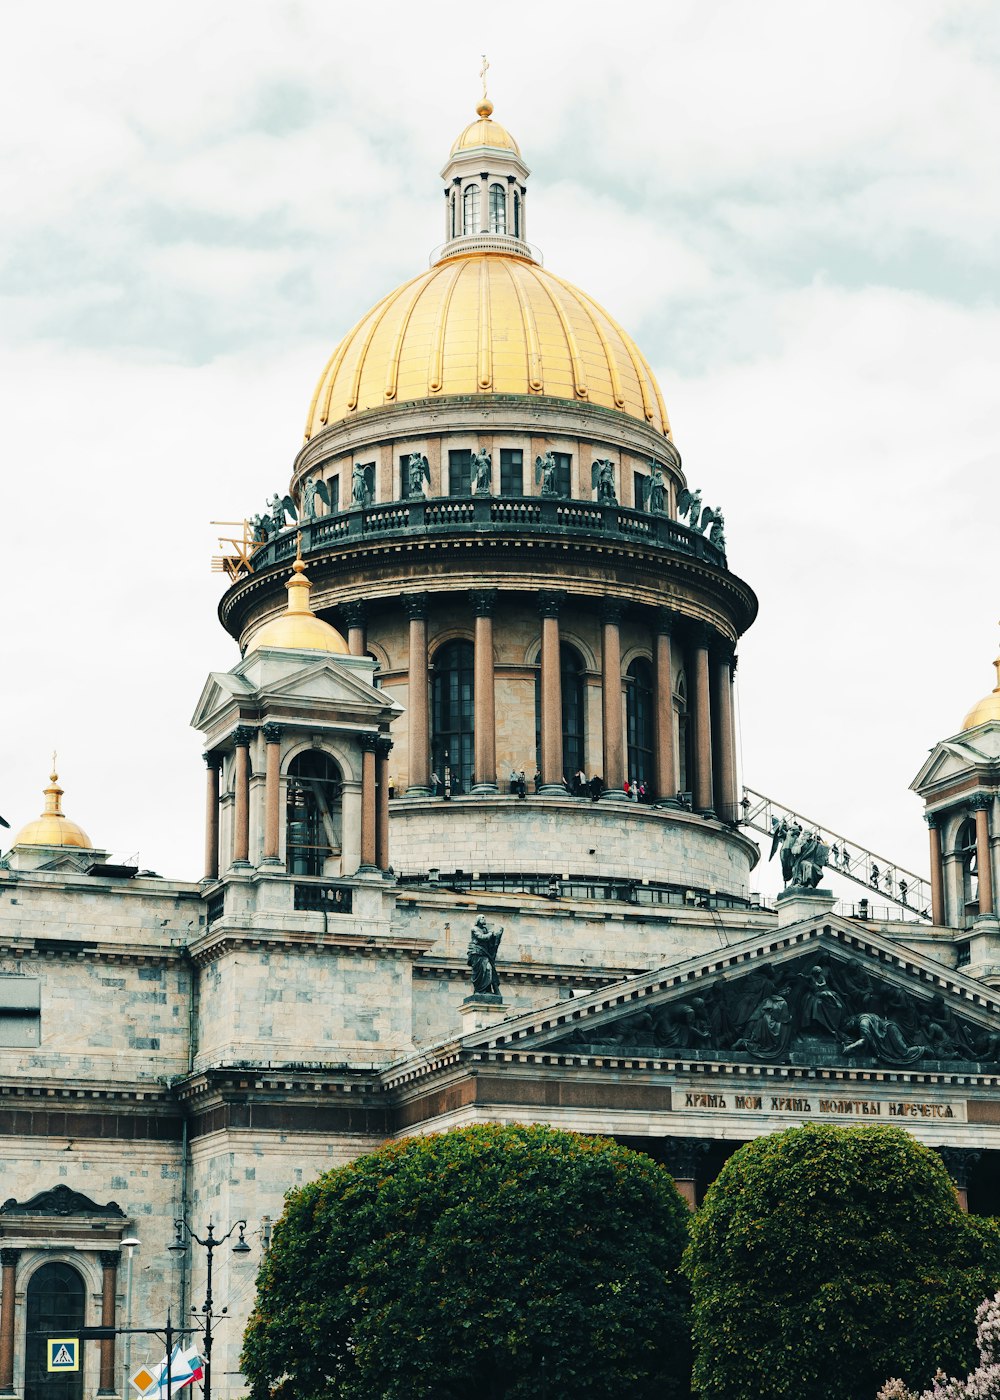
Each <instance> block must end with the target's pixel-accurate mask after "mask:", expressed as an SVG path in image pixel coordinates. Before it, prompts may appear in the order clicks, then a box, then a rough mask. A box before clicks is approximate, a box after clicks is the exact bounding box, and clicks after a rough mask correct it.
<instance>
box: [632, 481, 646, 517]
mask: <svg viewBox="0 0 1000 1400" xmlns="http://www.w3.org/2000/svg"><path fill="white" fill-rule="evenodd" d="M646 480H647V473H646V472H633V473H632V504H633V506H634V507H635V509H636V510H642V504H643V503H642V495H643V492H644V491H645V489H646Z"/></svg>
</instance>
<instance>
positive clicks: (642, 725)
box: [625, 657, 661, 796]
mask: <svg viewBox="0 0 1000 1400" xmlns="http://www.w3.org/2000/svg"><path fill="white" fill-rule="evenodd" d="M625 717H626V733H627V735H628V778H629V782H632V783H644V784H645V785H646V787H647V788H648V789H650V790H651V789H652V786H653V772H654V769H653V668H652V666H651V665H650V664H649V662H648V661H647V660H646V659H645V658H644V657H638V658H637V659H636V660H635V661H633V662H632V664H631V666H630V667H629V668H628V685H627V689H626V692H625ZM660 795H661V794H657V796H660Z"/></svg>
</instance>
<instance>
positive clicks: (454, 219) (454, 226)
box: [451, 190, 458, 238]
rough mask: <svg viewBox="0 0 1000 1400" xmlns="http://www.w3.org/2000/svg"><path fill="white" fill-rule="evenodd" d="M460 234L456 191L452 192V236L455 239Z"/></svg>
mask: <svg viewBox="0 0 1000 1400" xmlns="http://www.w3.org/2000/svg"><path fill="white" fill-rule="evenodd" d="M457 234H458V201H457V200H456V199H455V191H454V190H452V192H451V236H452V238H455V237H456V236H457Z"/></svg>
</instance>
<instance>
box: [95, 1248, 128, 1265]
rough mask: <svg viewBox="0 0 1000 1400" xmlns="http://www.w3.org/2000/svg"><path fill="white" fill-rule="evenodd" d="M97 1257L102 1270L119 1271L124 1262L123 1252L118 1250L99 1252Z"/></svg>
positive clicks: (102, 1250)
mask: <svg viewBox="0 0 1000 1400" xmlns="http://www.w3.org/2000/svg"><path fill="white" fill-rule="evenodd" d="M97 1257H98V1259H99V1260H100V1262H101V1268H102V1269H117V1267H118V1265H119V1264H120V1263H121V1260H122V1256H121V1251H120V1250H117V1249H101V1250H98V1253H97Z"/></svg>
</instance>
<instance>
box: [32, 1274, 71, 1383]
mask: <svg viewBox="0 0 1000 1400" xmlns="http://www.w3.org/2000/svg"><path fill="white" fill-rule="evenodd" d="M83 1311H84V1288H83V1279H82V1278H81V1277H80V1275H79V1274H78V1273H77V1271H76V1269H74V1268H73V1267H72V1266H71V1265H70V1264H43V1265H42V1267H41V1268H40V1269H36V1271H35V1272H34V1273H33V1274H32V1276H31V1279H30V1280H29V1282H28V1296H27V1306H26V1308H25V1331H26V1333H27V1337H26V1343H25V1366H24V1400H81V1397H82V1395H83V1371H82V1370H79V1371H63V1372H61V1373H59V1372H54V1373H51V1374H50V1373H49V1371H48V1370H47V1369H46V1367H47V1361H48V1356H47V1352H46V1347H45V1342H46V1338H48V1337H75V1336H77V1335H78V1334H79V1331H80V1328H81V1327H82V1326H83V1321H84V1317H83Z"/></svg>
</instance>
